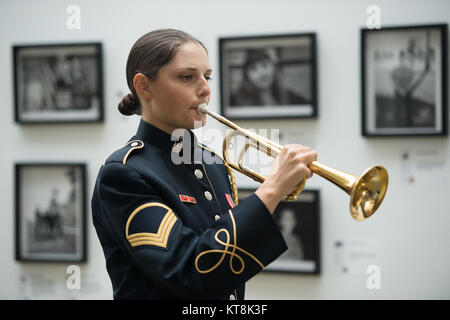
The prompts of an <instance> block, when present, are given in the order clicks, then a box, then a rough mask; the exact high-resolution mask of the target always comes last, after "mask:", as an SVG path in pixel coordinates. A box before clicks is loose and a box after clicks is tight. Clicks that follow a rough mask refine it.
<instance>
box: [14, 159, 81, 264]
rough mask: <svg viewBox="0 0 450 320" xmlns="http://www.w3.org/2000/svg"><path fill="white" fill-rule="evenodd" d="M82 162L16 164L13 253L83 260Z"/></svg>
mask: <svg viewBox="0 0 450 320" xmlns="http://www.w3.org/2000/svg"><path fill="white" fill-rule="evenodd" d="M86 181H87V180H86V164H84V163H38V162H36V163H16V164H15V258H16V260H18V261H45V262H85V261H86V259H87V243H86Z"/></svg>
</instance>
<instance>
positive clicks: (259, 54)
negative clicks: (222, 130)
mask: <svg viewBox="0 0 450 320" xmlns="http://www.w3.org/2000/svg"><path fill="white" fill-rule="evenodd" d="M316 55H317V48H316V34H315V33H297V34H281V35H258V36H239V37H221V38H219V61H220V93H221V98H220V101H221V113H222V115H224V116H225V117H226V118H229V119H264V118H315V117H317V116H318V101H317V100H318V98H317V59H316ZM256 63H257V64H256Z"/></svg>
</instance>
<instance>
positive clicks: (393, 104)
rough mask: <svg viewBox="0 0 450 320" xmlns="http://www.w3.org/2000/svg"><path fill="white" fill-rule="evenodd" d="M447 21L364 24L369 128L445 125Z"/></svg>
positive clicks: (385, 131)
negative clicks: (381, 25)
mask: <svg viewBox="0 0 450 320" xmlns="http://www.w3.org/2000/svg"><path fill="white" fill-rule="evenodd" d="M444 29H445V26H442V25H441V26H423V27H420V26H417V27H410V28H407V27H405V28H391V29H390V28H383V29H382V30H363V33H362V34H363V37H364V41H365V45H366V46H365V47H364V50H365V51H364V53H363V57H364V58H365V62H366V63H365V64H364V65H363V68H365V69H364V70H365V78H364V79H363V81H365V82H364V83H365V84H366V87H365V89H366V95H365V96H364V99H365V108H366V110H364V111H365V114H366V118H365V124H366V133H367V134H369V135H370V134H376V135H389V134H390V135H402V134H404V135H408V134H411V135H427V134H435V135H436V134H442V133H443V131H444V126H443V123H444V115H445V112H444V110H445V109H444V108H443V101H444V95H445V92H444V91H445V87H444V84H445V82H444V79H446V73H447V70H446V69H445V68H444V66H445V64H444V59H445V57H446V50H445V46H444V43H445V41H446V38H445V37H446V33H445V32H444Z"/></svg>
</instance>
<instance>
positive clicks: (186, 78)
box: [180, 74, 192, 81]
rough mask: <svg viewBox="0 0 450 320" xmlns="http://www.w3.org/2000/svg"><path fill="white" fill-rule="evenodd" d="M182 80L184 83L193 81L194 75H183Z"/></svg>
mask: <svg viewBox="0 0 450 320" xmlns="http://www.w3.org/2000/svg"><path fill="white" fill-rule="evenodd" d="M180 79H181V80H183V81H189V80H191V79H192V75H190V74H184V75H181V76H180Z"/></svg>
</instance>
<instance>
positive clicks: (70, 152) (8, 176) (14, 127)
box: [0, 0, 450, 299]
mask: <svg viewBox="0 0 450 320" xmlns="http://www.w3.org/2000/svg"><path fill="white" fill-rule="evenodd" d="M72 4H75V5H78V6H79V8H80V10H81V11H80V12H81V28H80V29H73V30H70V29H68V28H67V26H66V21H67V19H68V17H69V15H68V14H67V13H66V9H67V7H68V6H69V5H72ZM370 5H377V6H378V7H379V8H380V9H381V25H382V26H383V25H384V26H395V25H399V26H403V25H423V24H436V23H447V24H448V23H450V2H449V1H447V0H431V1H425V0H422V1H419V0H413V1H406V0H405V1H392V0H390V1H388V0H377V1H361V0H353V1H351V0H345V1H332V0H319V1H300V0H297V1H295V0H278V1H273V0H272V1H265V0H264V1H263V0H240V1H237V0H227V1H213V0H209V1H208V0H190V1H181V0H180V1H162V0H160V1H155V0H146V1H118V0H117V1H110V0H108V1H106V0H102V1H100V0H99V1H81V0H73V1H72V0H70V1H56V0H54V1H50V0H46V1H45V0H40V1H25V0H16V1H1V2H0V23H1V28H0V39H1V41H0V70H1V73H0V92H1V97H2V105H1V110H2V117H1V118H0V135H1V137H2V139H0V141H1V142H0V143H1V150H2V156H1V157H0V174H1V179H0V219H1V223H0V235H1V236H0V239H1V241H0V268H1V269H0V270H1V272H0V284H1V285H0V298H1V299H26V298H35V299H53V298H56V299H72V298H81V299H111V298H112V290H111V285H110V281H109V278H108V275H107V273H106V269H105V263H104V257H103V253H102V250H101V247H100V244H99V241H98V239H97V236H96V234H95V230H94V228H93V226H92V220H91V216H90V215H91V212H90V203H88V206H87V207H88V212H87V216H88V221H87V229H88V237H87V241H88V260H87V262H86V263H79V264H77V265H78V266H79V267H80V268H81V289H79V290H69V289H68V288H67V286H66V279H67V277H68V274H67V273H66V270H67V267H68V266H69V265H70V263H38V262H27V263H25V262H18V261H16V260H15V259H14V252H15V251H14V215H15V204H14V199H15V198H14V197H15V194H14V170H13V169H14V164H15V163H16V162H33V161H36V162H83V163H86V164H87V174H88V181H87V196H88V201H89V202H90V196H91V194H92V188H93V186H94V182H95V178H96V175H97V172H98V169H99V167H100V165H101V163H102V162H103V161H104V159H105V158H106V157H107V156H108V155H109V154H110V153H111V152H112V151H114V150H115V149H117V148H119V147H120V146H122V145H123V143H124V142H126V141H127V139H128V138H129V137H131V136H132V135H133V134H134V133H135V131H136V128H137V124H138V122H139V118H138V117H124V116H122V115H121V114H120V113H119V112H118V111H117V104H118V102H119V101H120V99H121V97H122V96H123V95H124V94H126V93H128V89H127V85H126V78H125V64H126V59H127V56H128V52H129V50H130V48H131V46H132V45H133V43H134V42H135V41H136V40H137V38H138V37H140V36H141V35H143V34H144V33H146V32H148V31H150V30H153V29H158V28H179V29H182V30H185V31H187V32H189V33H191V34H193V35H194V36H196V37H197V38H199V39H200V40H201V41H202V42H203V43H204V44H205V45H206V46H207V47H208V50H209V57H210V63H211V66H212V68H213V70H214V75H213V78H214V79H213V81H212V82H211V88H212V97H211V103H210V106H211V108H212V109H215V110H216V111H217V110H219V103H220V94H219V77H220V74H219V61H218V39H219V38H220V37H226V36H244V35H266V34H283V33H305V32H314V33H316V36H317V63H318V69H317V70H318V83H317V85H318V101H319V116H318V117H317V118H315V119H287V120H274V121H269V120H259V121H239V122H238V123H239V124H240V125H242V126H243V127H250V128H266V129H271V128H273V129H280V132H281V133H282V134H283V137H284V138H283V139H284V141H283V140H282V141H281V142H283V143H293V142H297V143H302V144H305V145H310V146H312V147H313V148H314V149H316V150H317V151H318V153H319V160H321V161H323V162H324V163H327V164H329V165H331V166H333V167H335V168H338V169H341V170H344V171H347V172H351V173H354V174H359V173H361V172H363V171H364V170H365V169H366V168H368V167H369V166H371V165H375V164H381V165H383V166H385V167H386V168H387V169H388V171H389V174H390V181H389V190H388V194H387V196H386V199H385V201H384V202H383V204H382V206H381V207H380V209H379V210H378V211H377V213H376V214H375V215H374V216H373V217H372V218H371V219H369V220H367V221H364V222H356V221H354V220H353V219H351V217H350V214H349V209H348V207H349V204H348V202H349V197H348V196H347V195H346V194H345V193H344V192H342V191H341V190H340V189H338V188H336V187H335V186H333V185H331V184H330V183H328V182H325V181H324V180H323V179H321V178H319V177H313V178H312V179H311V180H309V181H308V186H307V187H308V188H314V189H319V190H320V192H321V202H320V208H321V212H320V214H321V225H320V227H321V273H320V275H314V276H312V275H300V274H287V273H286V274H281V273H267V272H263V273H261V274H259V275H257V276H256V277H255V278H253V279H251V280H250V281H249V282H248V285H247V294H246V298H247V299H341V298H342V299H449V298H450V273H449V272H448V270H450V252H449V250H448V246H449V244H450V232H449V230H450V209H449V208H448V205H447V197H449V196H450V165H449V159H450V148H449V147H450V143H449V139H448V138H447V137H401V138H400V137H390V138H364V137H362V136H361V129H360V128H361V104H360V101H361V78H360V68H361V66H360V28H363V27H365V26H366V20H367V18H368V14H367V13H366V9H367V7H368V6H370ZM447 40H448V39H447ZM88 41H89V42H90V41H99V42H101V43H102V44H103V68H104V73H103V79H104V100H105V121H104V122H103V123H97V124H55V125H19V124H17V123H15V122H14V113H13V103H14V99H13V92H14V88H13V81H12V79H13V68H12V49H11V48H12V46H13V45H14V44H40V43H67V42H88ZM447 58H448V57H447ZM445 71H446V72H448V70H445ZM448 89H449V84H448V83H447V85H446V87H445V88H444V91H445V92H447V91H448ZM216 127H217V128H218V127H219V125H218V124H217V123H215V122H214V121H212V119H210V120H209V122H208V124H207V128H216ZM212 147H214V148H216V149H218V147H219V144H217V145H213V146H212ZM405 152H407V153H408V154H409V155H410V158H409V160H408V161H407V163H406V162H405V160H402V159H403V158H402V156H403V154H404V153H405ZM429 163H434V164H435V165H433V166H431V165H427V164H429ZM409 177H414V182H412V181H411V180H410V179H409ZM238 182H239V185H240V186H256V185H255V184H253V183H252V182H251V181H249V180H247V179H244V178H243V177H242V176H238ZM261 236H263V235H261ZM338 241H340V242H342V243H344V245H345V244H347V245H348V246H350V248H351V247H352V246H353V248H355V246H359V249H358V250H356V251H355V253H353V254H352V253H351V252H350V253H349V252H347V253H343V252H340V251H339V249H338V248H337V247H336V246H335V243H336V242H338ZM358 254H359V255H363V256H364V255H367V256H371V257H372V259H373V261H375V262H376V263H375V264H376V265H377V266H378V269H377V272H378V273H377V275H378V276H379V280H380V282H379V284H380V286H378V287H376V288H373V286H371V285H370V283H371V281H372V280H373V279H372V280H371V274H369V273H367V272H366V271H367V268H366V266H364V265H361V261H364V259H362V260H361V256H359V257H358V256H357V255H358ZM343 263H344V264H347V265H351V266H352V267H354V271H353V272H347V273H344V272H342V270H341V266H342V264H343ZM358 265H360V268H359V269H358V268H357V267H356V266H358Z"/></svg>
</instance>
